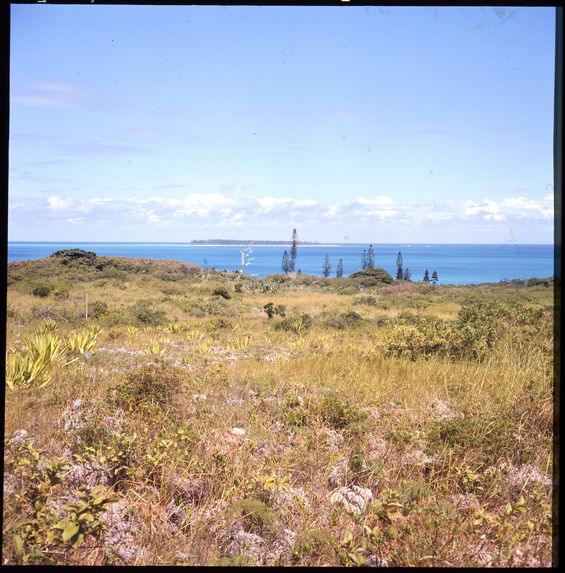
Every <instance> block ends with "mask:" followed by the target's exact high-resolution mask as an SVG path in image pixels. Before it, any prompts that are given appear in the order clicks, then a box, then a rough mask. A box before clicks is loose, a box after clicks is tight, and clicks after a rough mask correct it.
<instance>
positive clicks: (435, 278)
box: [432, 271, 438, 284]
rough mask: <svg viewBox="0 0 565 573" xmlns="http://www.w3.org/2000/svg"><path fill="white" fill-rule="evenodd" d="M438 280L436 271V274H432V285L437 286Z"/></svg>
mask: <svg viewBox="0 0 565 573" xmlns="http://www.w3.org/2000/svg"><path fill="white" fill-rule="evenodd" d="M437 280H438V277H437V271H434V272H433V273H432V283H433V284H436V283H437Z"/></svg>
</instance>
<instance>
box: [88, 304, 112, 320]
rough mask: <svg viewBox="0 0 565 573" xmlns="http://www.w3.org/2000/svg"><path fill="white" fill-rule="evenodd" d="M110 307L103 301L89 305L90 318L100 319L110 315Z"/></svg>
mask: <svg viewBox="0 0 565 573" xmlns="http://www.w3.org/2000/svg"><path fill="white" fill-rule="evenodd" d="M109 312H110V311H109V310H108V305H107V304H106V303H105V302H102V301H98V300H96V301H93V302H92V303H90V304H89V305H88V316H89V317H92V318H100V317H102V316H105V315H107V314H108V313H109Z"/></svg>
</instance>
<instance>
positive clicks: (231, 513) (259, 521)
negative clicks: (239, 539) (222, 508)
mask: <svg viewBox="0 0 565 573" xmlns="http://www.w3.org/2000/svg"><path fill="white" fill-rule="evenodd" d="M276 518H277V516H276V514H275V512H274V511H273V510H272V509H271V508H270V507H269V506H268V505H267V504H266V503H265V502H263V501H261V500H259V499H255V498H252V497H248V498H245V499H241V500H238V501H236V502H234V503H231V504H230V505H229V506H228V508H227V509H226V522H227V523H234V522H236V521H241V523H242V526H243V529H244V530H245V531H247V532H249V533H258V534H261V533H262V532H263V529H264V528H265V527H268V526H271V525H273V524H274V523H275V521H276Z"/></svg>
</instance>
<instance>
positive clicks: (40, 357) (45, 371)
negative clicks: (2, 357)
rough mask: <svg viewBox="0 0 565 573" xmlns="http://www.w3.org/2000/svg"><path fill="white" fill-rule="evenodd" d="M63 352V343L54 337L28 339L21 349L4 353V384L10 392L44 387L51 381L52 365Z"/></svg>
mask: <svg viewBox="0 0 565 573" xmlns="http://www.w3.org/2000/svg"><path fill="white" fill-rule="evenodd" d="M64 350H65V347H64V344H63V341H62V340H61V339H60V338H59V337H58V336H56V335H52V334H48V333H44V334H34V335H32V336H30V337H28V338H27V340H26V341H25V344H24V347H23V348H22V349H20V348H14V347H13V348H10V350H9V351H8V352H6V384H7V385H8V387H9V388H10V389H11V390H13V389H14V388H29V387H30V386H32V385H33V386H37V387H38V388H42V387H43V386H46V385H47V384H49V382H51V379H52V376H51V375H52V373H53V363H54V361H55V360H56V359H57V358H58V357H59V356H60V355H61V354H63V352H64Z"/></svg>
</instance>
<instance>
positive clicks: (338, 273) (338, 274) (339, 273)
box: [335, 259, 343, 279]
mask: <svg viewBox="0 0 565 573" xmlns="http://www.w3.org/2000/svg"><path fill="white" fill-rule="evenodd" d="M335 276H336V278H338V279H340V278H341V277H343V259H339V262H338V263H337V270H336V272H335Z"/></svg>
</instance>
